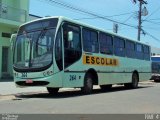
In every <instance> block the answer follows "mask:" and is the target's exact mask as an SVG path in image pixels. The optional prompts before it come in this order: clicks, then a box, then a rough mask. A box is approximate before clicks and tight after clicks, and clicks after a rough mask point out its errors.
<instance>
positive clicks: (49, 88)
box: [47, 87, 59, 95]
mask: <svg viewBox="0 0 160 120" xmlns="http://www.w3.org/2000/svg"><path fill="white" fill-rule="evenodd" d="M47 91H48V93H49V94H51V95H55V94H57V93H58V91H59V88H51V87H47Z"/></svg>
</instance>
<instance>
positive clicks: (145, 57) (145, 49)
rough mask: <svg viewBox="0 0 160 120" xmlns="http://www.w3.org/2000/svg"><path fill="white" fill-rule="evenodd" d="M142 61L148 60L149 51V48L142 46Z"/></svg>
mask: <svg viewBox="0 0 160 120" xmlns="http://www.w3.org/2000/svg"><path fill="white" fill-rule="evenodd" d="M143 48H144V60H150V50H149V47H148V46H146V45H144V47H143Z"/></svg>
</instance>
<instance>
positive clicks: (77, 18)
mask: <svg viewBox="0 0 160 120" xmlns="http://www.w3.org/2000/svg"><path fill="white" fill-rule="evenodd" d="M132 13H134V12H129V13H122V14H117V15H111V16H104V17H119V16H124V15H128V14H132ZM97 18H99V17H88V18H76V19H74V20H83V19H97Z"/></svg>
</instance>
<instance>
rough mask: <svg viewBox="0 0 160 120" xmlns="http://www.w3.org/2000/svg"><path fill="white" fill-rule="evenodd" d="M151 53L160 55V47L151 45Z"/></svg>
mask: <svg viewBox="0 0 160 120" xmlns="http://www.w3.org/2000/svg"><path fill="white" fill-rule="evenodd" d="M151 55H152V56H155V55H160V48H157V47H153V46H151Z"/></svg>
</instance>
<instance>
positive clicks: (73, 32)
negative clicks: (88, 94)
mask: <svg viewBox="0 0 160 120" xmlns="http://www.w3.org/2000/svg"><path fill="white" fill-rule="evenodd" d="M62 27H63V44H64V76H63V87H75V86H76V85H78V83H77V82H78V81H77V80H76V78H75V79H74V80H71V77H70V76H71V75H73V76H75V75H76V72H75V71H77V67H78V66H76V62H77V61H78V60H79V59H80V58H81V56H82V49H81V30H80V27H79V26H76V25H73V24H70V23H64V24H63V26H62ZM74 64H75V66H74ZM75 68H76V69H75ZM73 71H74V72H73Z"/></svg>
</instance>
